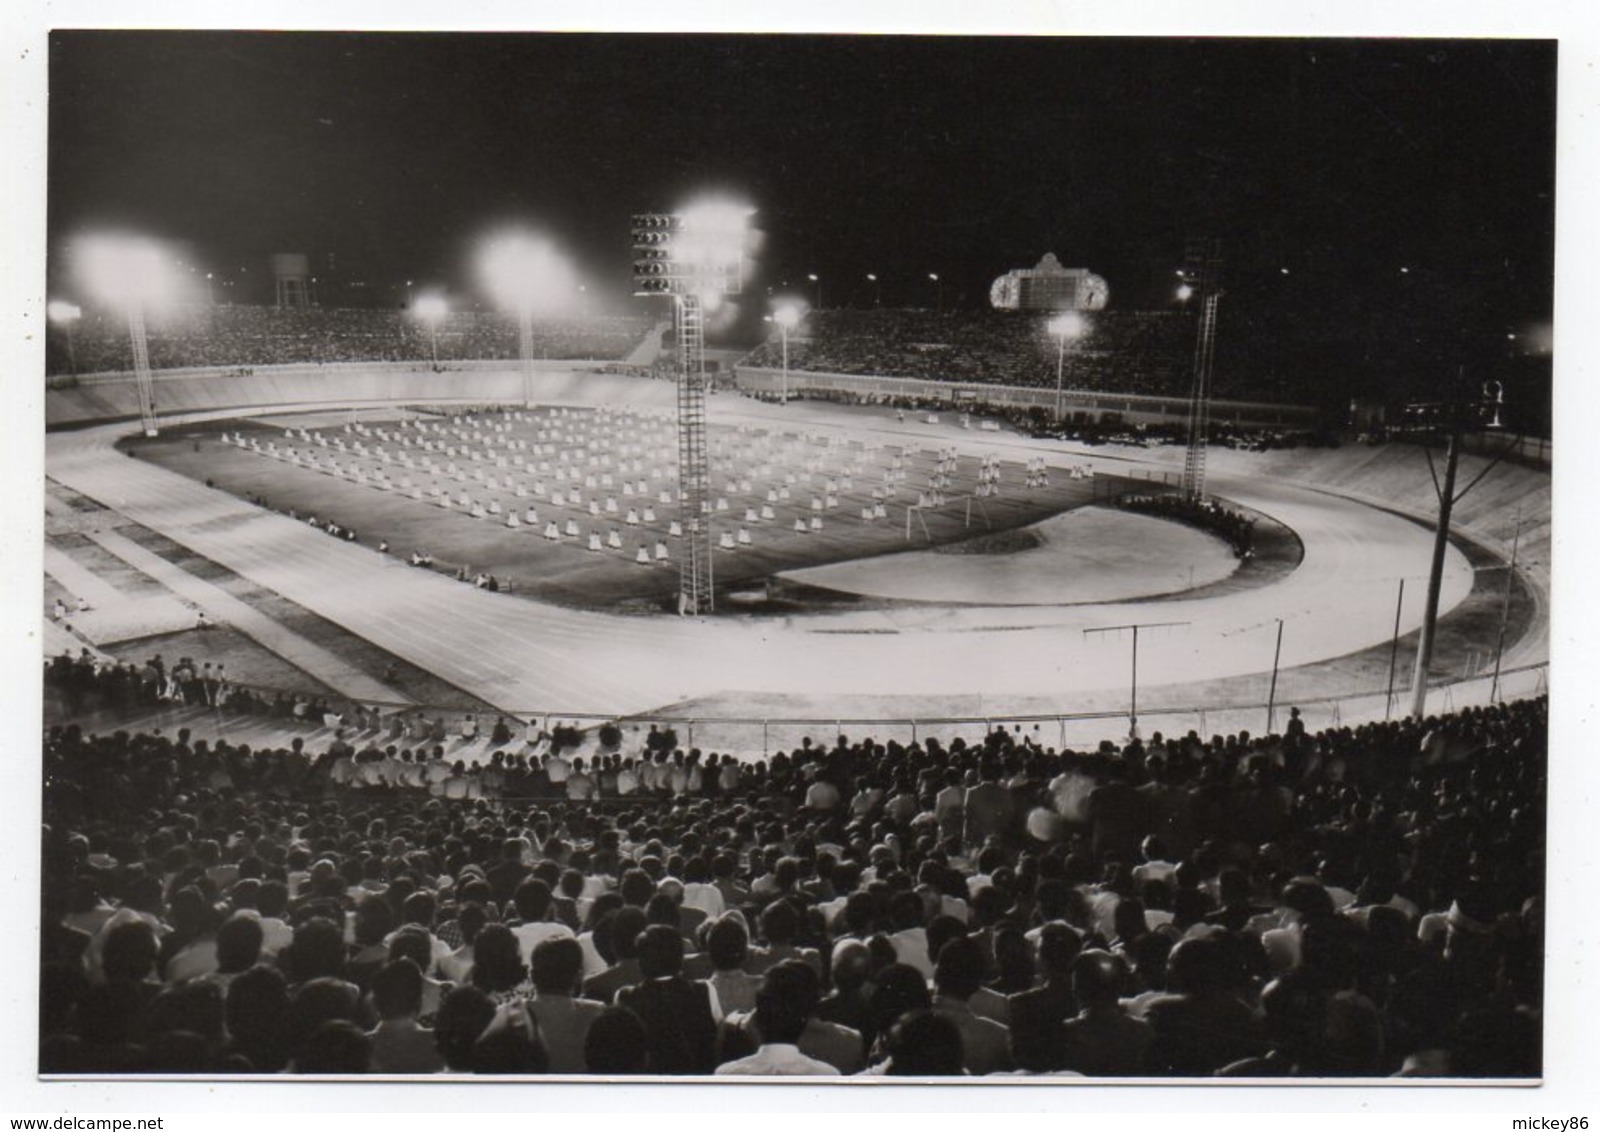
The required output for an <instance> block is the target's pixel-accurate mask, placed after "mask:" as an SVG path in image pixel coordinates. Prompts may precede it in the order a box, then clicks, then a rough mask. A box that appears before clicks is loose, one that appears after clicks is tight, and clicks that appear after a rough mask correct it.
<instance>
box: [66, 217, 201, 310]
mask: <svg viewBox="0 0 1600 1132" xmlns="http://www.w3.org/2000/svg"><path fill="white" fill-rule="evenodd" d="M72 266H73V272H74V274H75V275H76V276H77V279H78V282H79V283H80V285H81V286H82V287H83V291H84V294H86V295H88V296H89V297H90V298H91V299H93V300H95V301H96V302H100V303H104V304H106V305H107V306H113V307H117V308H118V309H121V310H126V309H127V308H129V307H131V306H135V305H137V306H140V307H144V308H149V307H152V306H157V305H160V304H162V303H164V302H166V301H168V300H169V299H170V298H171V297H172V294H173V291H174V290H175V287H174V283H175V280H174V279H173V276H172V272H171V271H170V270H169V266H168V259H167V256H166V255H165V254H164V252H163V251H162V248H161V245H160V244H158V243H157V242H156V241H154V240H151V239H149V238H147V237H144V236H129V235H119V234H103V235H89V236H82V237H79V238H78V240H76V241H75V242H74V244H73V246H72Z"/></svg>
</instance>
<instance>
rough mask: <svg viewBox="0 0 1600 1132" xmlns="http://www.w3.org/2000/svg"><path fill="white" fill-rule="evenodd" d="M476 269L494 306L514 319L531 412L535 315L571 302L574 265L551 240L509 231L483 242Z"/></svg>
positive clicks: (522, 232)
mask: <svg viewBox="0 0 1600 1132" xmlns="http://www.w3.org/2000/svg"><path fill="white" fill-rule="evenodd" d="M478 269H479V273H480V274H481V276H482V278H483V282H484V284H485V286H486V287H487V289H488V291H489V294H490V297H491V298H493V299H494V301H495V303H496V305H498V306H499V307H500V308H501V309H502V310H506V311H510V312H511V313H512V314H514V315H515V316H516V319H517V352H518V354H519V356H520V357H521V360H522V398H523V402H524V403H525V404H526V405H527V406H528V407H529V408H532V407H533V401H534V396H533V387H534V382H533V372H534V371H533V316H534V314H535V313H536V312H545V311H551V310H555V309H558V308H559V307H560V306H561V305H562V304H563V303H565V302H570V301H571V298H572V267H571V265H570V264H569V263H568V262H567V260H566V258H565V257H564V256H562V255H561V253H560V252H558V251H557V250H556V249H555V248H554V247H553V246H552V245H551V244H550V242H549V241H548V240H545V239H542V238H541V237H538V236H535V235H533V234H531V233H529V232H524V231H510V232H502V233H500V234H498V235H496V236H492V237H490V238H489V239H488V240H486V241H485V242H484V244H483V246H482V249H481V251H480V253H479V259H478Z"/></svg>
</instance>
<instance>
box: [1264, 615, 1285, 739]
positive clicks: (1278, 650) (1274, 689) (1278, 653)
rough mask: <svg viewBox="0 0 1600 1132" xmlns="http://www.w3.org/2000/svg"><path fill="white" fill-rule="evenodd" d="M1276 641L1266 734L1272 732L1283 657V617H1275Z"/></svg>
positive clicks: (1268, 696) (1268, 698)
mask: <svg viewBox="0 0 1600 1132" xmlns="http://www.w3.org/2000/svg"><path fill="white" fill-rule="evenodd" d="M1273 620H1275V621H1277V623H1278V643H1277V644H1276V645H1274V646H1273V648H1272V683H1271V684H1269V685H1267V734H1268V735H1271V734H1272V723H1273V716H1274V710H1275V709H1276V708H1277V706H1278V662H1279V661H1281V660H1282V659H1283V618H1282V617H1276V618H1274V619H1273Z"/></svg>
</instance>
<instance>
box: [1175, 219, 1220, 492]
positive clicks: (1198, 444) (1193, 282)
mask: <svg viewBox="0 0 1600 1132" xmlns="http://www.w3.org/2000/svg"><path fill="white" fill-rule="evenodd" d="M1178 274H1179V276H1180V277H1181V278H1182V280H1183V282H1182V284H1181V285H1180V286H1179V288H1178V293H1179V296H1180V297H1181V298H1182V299H1183V300H1184V301H1187V300H1188V299H1189V298H1190V297H1194V296H1197V297H1198V298H1199V299H1200V325H1199V327H1198V329H1197V330H1196V332H1195V341H1194V385H1193V388H1192V389H1191V391H1190V393H1189V450H1188V452H1187V453H1186V454H1185V456H1184V458H1183V496H1184V498H1185V499H1193V500H1196V501H1204V500H1205V497H1206V437H1207V436H1208V435H1209V434H1210V431H1211V366H1212V359H1213V357H1214V356H1215V354H1216V346H1217V303H1218V302H1219V301H1220V300H1221V299H1222V241H1220V240H1217V239H1215V238H1213V237H1203V238H1199V239H1192V240H1190V241H1189V243H1188V246H1187V248H1186V249H1185V252H1184V267H1183V270H1182V271H1180V272H1179V273H1178Z"/></svg>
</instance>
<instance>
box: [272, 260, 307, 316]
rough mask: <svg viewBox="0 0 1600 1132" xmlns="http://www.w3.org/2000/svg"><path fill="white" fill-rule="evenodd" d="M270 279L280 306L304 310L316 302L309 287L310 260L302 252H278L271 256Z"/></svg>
mask: <svg viewBox="0 0 1600 1132" xmlns="http://www.w3.org/2000/svg"><path fill="white" fill-rule="evenodd" d="M272 281H273V283H274V285H275V289H276V291H275V293H276V295H277V304H278V306H279V307H280V308H289V309H291V310H306V309H307V308H309V307H311V306H312V305H314V304H315V302H316V295H315V294H313V292H312V289H311V261H310V258H309V257H308V256H306V255H305V253H303V252H279V253H277V254H276V255H274V256H273V257H272Z"/></svg>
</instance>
